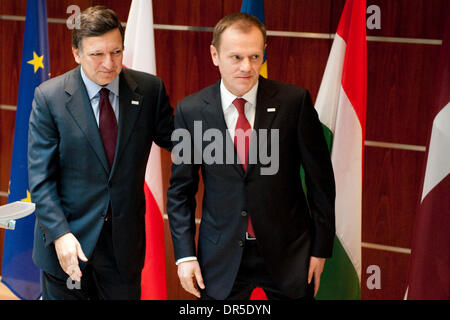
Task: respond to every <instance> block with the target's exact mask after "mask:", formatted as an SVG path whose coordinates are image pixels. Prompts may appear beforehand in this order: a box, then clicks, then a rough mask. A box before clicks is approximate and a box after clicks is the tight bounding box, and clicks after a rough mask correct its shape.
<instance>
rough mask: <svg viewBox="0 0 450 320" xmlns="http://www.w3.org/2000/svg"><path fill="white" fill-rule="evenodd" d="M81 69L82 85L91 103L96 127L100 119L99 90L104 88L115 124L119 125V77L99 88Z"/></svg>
mask: <svg viewBox="0 0 450 320" xmlns="http://www.w3.org/2000/svg"><path fill="white" fill-rule="evenodd" d="M80 69H81V78H82V79H83V82H84V85H85V86H86V89H87V93H88V96H89V100H90V101H91V106H92V111H93V112H94V116H95V120H96V121H97V126H98V125H99V119H100V108H99V104H100V90H101V89H102V88H106V89H108V90H109V102H110V103H111V106H112V108H113V110H114V114H115V115H116V119H117V123H119V76H117V77H116V78H115V79H114V80H113V81H111V82H110V83H108V84H107V85H106V86H100V85H98V84H96V83H95V82H94V81H92V80H91V79H89V78H88V77H87V76H86V74H85V73H84V71H83V67H81V68H80Z"/></svg>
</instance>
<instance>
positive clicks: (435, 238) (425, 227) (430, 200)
mask: <svg viewBox="0 0 450 320" xmlns="http://www.w3.org/2000/svg"><path fill="white" fill-rule="evenodd" d="M449 57H450V22H449V21H447V23H446V29H445V31H444V38H443V44H442V48H441V56H440V60H439V61H440V64H439V65H438V76H437V81H436V82H435V88H436V99H435V103H434V104H433V106H432V109H433V111H432V119H433V124H432V128H431V133H430V136H429V140H428V141H429V142H428V148H427V150H428V153H427V160H426V168H425V174H424V179H423V188H422V195H421V199H420V203H419V206H418V211H417V214H416V220H415V226H414V232H413V241H412V246H411V258H410V267H409V279H408V289H407V294H406V298H407V299H411V300H416V299H418V300H425V299H433V300H449V299H450V90H449V88H450V79H449V76H450V62H449V61H450V60H449ZM424 107H425V106H424Z"/></svg>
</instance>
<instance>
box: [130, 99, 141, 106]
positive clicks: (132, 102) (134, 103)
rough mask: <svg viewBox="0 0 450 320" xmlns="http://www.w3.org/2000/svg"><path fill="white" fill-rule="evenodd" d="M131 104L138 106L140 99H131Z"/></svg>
mask: <svg viewBox="0 0 450 320" xmlns="http://www.w3.org/2000/svg"><path fill="white" fill-rule="evenodd" d="M131 104H133V105H135V106H138V105H139V101H137V100H131Z"/></svg>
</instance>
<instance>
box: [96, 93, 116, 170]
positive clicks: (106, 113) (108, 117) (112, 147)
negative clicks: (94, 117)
mask: <svg viewBox="0 0 450 320" xmlns="http://www.w3.org/2000/svg"><path fill="white" fill-rule="evenodd" d="M99 107H100V120H99V129H100V135H101V137H102V141H103V147H104V148H105V153H106V157H107V158H108V163H109V167H110V168H112V165H113V162H114V155H115V153H116V143H117V119H116V116H115V114H114V110H113V108H112V106H111V102H110V101H109V90H108V89H106V88H103V89H101V90H100V104H99Z"/></svg>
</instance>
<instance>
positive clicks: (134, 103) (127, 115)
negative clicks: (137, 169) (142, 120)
mask: <svg viewBox="0 0 450 320" xmlns="http://www.w3.org/2000/svg"><path fill="white" fill-rule="evenodd" d="M137 87H138V86H137V83H136V82H135V81H134V80H133V78H131V77H130V75H129V73H128V72H127V70H126V69H125V68H123V69H122V72H121V73H120V80H119V132H118V137H117V139H118V141H117V146H116V154H115V157H114V163H113V166H112V170H111V176H112V175H113V174H114V171H115V169H116V166H117V163H118V162H119V160H120V156H121V155H122V153H123V151H124V149H125V147H126V145H127V143H128V140H129V139H130V136H131V133H132V132H133V128H134V125H135V123H136V120H137V119H138V118H139V114H140V112H141V109H142V108H143V105H142V102H143V101H142V100H143V97H142V95H140V94H139V93H137V92H135V91H136V89H137Z"/></svg>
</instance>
